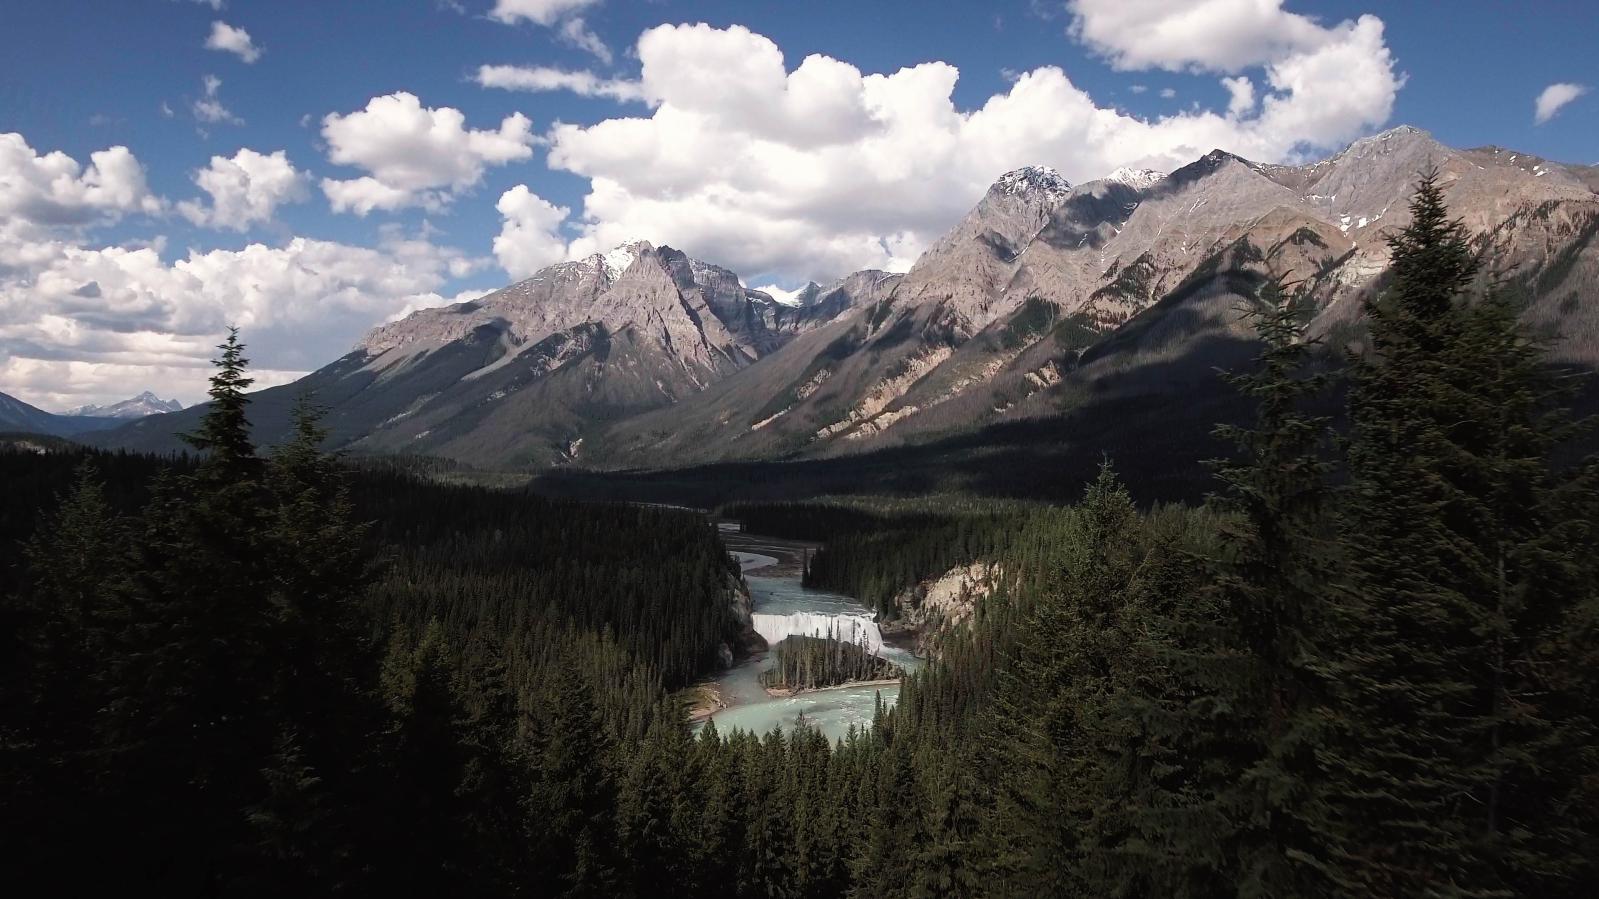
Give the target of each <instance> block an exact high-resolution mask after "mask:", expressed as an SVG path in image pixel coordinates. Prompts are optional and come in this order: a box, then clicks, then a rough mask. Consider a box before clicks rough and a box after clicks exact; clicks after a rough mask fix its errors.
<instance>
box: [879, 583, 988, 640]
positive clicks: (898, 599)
mask: <svg viewBox="0 0 1599 899" xmlns="http://www.w3.org/2000/svg"><path fill="white" fill-rule="evenodd" d="M1003 578H1004V571H1003V569H1002V568H1001V567H1000V566H999V565H998V564H997V563H993V562H973V563H972V564H970V565H962V566H959V567H956V568H951V569H950V570H949V571H947V572H945V573H944V574H942V575H940V576H939V577H937V578H934V579H932V580H930V581H926V582H924V583H921V584H917V585H916V586H914V587H908V588H906V589H904V590H902V591H900V593H899V594H898V595H897V596H895V597H894V607H895V608H896V609H898V610H899V617H898V618H896V619H895V620H894V621H893V622H891V623H889V624H886V625H884V626H883V633H884V634H885V635H892V634H912V635H914V636H915V639H916V646H915V652H916V654H917V655H918V656H921V657H923V658H929V657H931V656H933V655H935V654H936V653H937V651H938V641H939V639H940V638H941V637H943V635H944V634H946V633H948V632H949V630H950V629H952V628H956V627H960V626H961V625H963V624H965V623H966V622H967V621H969V620H970V619H971V617H972V613H973V612H975V611H976V610H977V606H978V604H979V603H981V602H982V601H984V600H985V599H987V598H988V597H990V596H992V595H994V592H995V590H997V589H998V588H999V584H1000V582H1001V581H1002V580H1003Z"/></svg>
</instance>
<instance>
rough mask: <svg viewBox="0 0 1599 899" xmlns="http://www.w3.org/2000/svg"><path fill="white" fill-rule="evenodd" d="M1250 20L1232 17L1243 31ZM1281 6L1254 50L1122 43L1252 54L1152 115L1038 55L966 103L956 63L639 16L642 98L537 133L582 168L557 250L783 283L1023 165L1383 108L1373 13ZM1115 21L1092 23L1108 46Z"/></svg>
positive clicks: (1268, 148) (1095, 160)
mask: <svg viewBox="0 0 1599 899" xmlns="http://www.w3.org/2000/svg"><path fill="white" fill-rule="evenodd" d="M1135 5H1136V4H1135ZM1254 5H1256V6H1262V5H1264V6H1266V7H1270V9H1273V10H1277V12H1278V13H1281V10H1280V8H1279V7H1280V4H1273V3H1269V2H1267V3H1264V4H1261V3H1256V4H1254ZM1157 6H1159V7H1161V8H1162V9H1166V8H1168V7H1171V6H1172V4H1157ZM1084 8H1086V5H1079V6H1078V7H1074V9H1075V10H1077V12H1078V14H1079V16H1081V14H1082V12H1083V9H1084ZM1106 8H1110V7H1108V6H1107V7H1106ZM1285 15H1286V14H1285ZM1252 21H1253V20H1245V21H1244V22H1243V23H1242V25H1239V27H1242V28H1244V30H1245V31H1246V32H1247V33H1249V34H1255V33H1256V32H1257V31H1258V26H1257V25H1255V24H1251V22H1252ZM1277 21H1279V23H1281V24H1285V25H1286V26H1287V27H1288V28H1289V29H1290V30H1291V31H1293V32H1295V33H1299V34H1302V35H1303V37H1301V38H1297V39H1292V40H1289V39H1283V40H1279V41H1278V42H1277V44H1276V46H1278V47H1279V48H1280V49H1278V50H1273V51H1272V52H1271V53H1270V54H1265V55H1263V54H1262V53H1261V52H1258V51H1250V52H1249V53H1244V52H1243V51H1242V50H1237V49H1236V48H1235V45H1236V47H1242V46H1243V45H1244V44H1245V43H1247V42H1244V41H1238V40H1234V39H1233V35H1232V33H1231V32H1224V37H1226V40H1222V41H1221V42H1220V44H1221V45H1220V46H1219V47H1218V48H1214V49H1212V50H1209V51H1205V50H1203V48H1198V47H1188V48H1187V49H1185V50H1183V51H1182V53H1180V54H1179V53H1176V52H1175V51H1172V52H1167V51H1164V50H1162V51H1160V52H1159V53H1157V51H1156V50H1155V49H1151V48H1141V49H1139V52H1138V54H1137V55H1136V56H1134V55H1129V56H1128V59H1129V60H1133V59H1137V60H1146V59H1154V58H1156V57H1157V56H1158V57H1160V58H1161V59H1162V60H1163V62H1162V64H1163V65H1165V66H1170V67H1190V66H1195V65H1203V66H1206V67H1210V66H1222V65H1224V64H1225V66H1227V67H1229V68H1228V69H1225V71H1229V72H1232V68H1231V67H1240V66H1242V67H1248V66H1251V65H1258V66H1259V67H1260V72H1259V74H1258V75H1255V76H1253V77H1250V78H1247V79H1243V80H1240V79H1239V78H1238V77H1234V80H1232V81H1230V82H1229V84H1228V87H1229V96H1230V97H1231V101H1230V102H1229V108H1228V109H1226V110H1207V109H1199V108H1193V109H1187V110H1184V111H1181V112H1178V113H1174V114H1171V115H1167V116H1162V117H1159V118H1154V119H1143V118H1137V117H1134V116H1130V115H1126V114H1123V113H1121V112H1118V111H1117V110H1115V109H1113V108H1107V107H1102V106H1100V105H1099V104H1098V103H1096V102H1095V100H1094V98H1092V97H1090V96H1089V95H1088V94H1087V93H1086V92H1085V91H1083V90H1082V89H1081V88H1079V87H1078V86H1077V85H1075V84H1074V83H1073V82H1072V81H1071V79H1070V78H1069V77H1068V76H1067V74H1066V73H1065V72H1064V71H1063V70H1061V69H1060V68H1057V67H1054V66H1046V67H1042V68H1038V69H1035V70H1033V71H1030V72H1024V73H1019V74H1018V75H1017V77H1016V78H1015V79H1014V81H1013V82H1012V83H1011V84H1009V86H1008V87H1007V89H1006V90H1005V91H1004V92H1002V93H999V94H995V95H993V96H991V97H989V98H988V99H987V100H986V101H985V102H983V103H982V104H981V105H980V106H978V107H977V108H975V109H964V108H960V107H957V105H956V104H955V102H954V100H953V92H954V89H955V85H956V82H957V80H958V79H959V76H960V73H959V71H958V70H957V69H956V68H955V67H954V66H952V65H949V64H947V63H943V62H928V63H923V64H921V65H917V66H912V67H908V68H903V69H900V70H898V71H894V72H886V73H863V72H862V71H860V70H859V69H857V68H856V67H855V66H853V65H850V64H849V63H846V62H843V61H840V60H837V59H833V58H831V57H828V56H824V55H819V54H813V55H811V56H808V57H806V58H805V59H803V60H801V61H800V62H799V64H798V65H797V66H794V67H792V68H790V67H789V65H788V63H787V62H786V60H785V59H784V55H783V53H782V51H781V49H779V48H778V46H777V45H776V44H775V43H773V42H772V41H771V40H770V39H768V38H766V37H764V36H762V35H759V34H756V33H754V32H751V31H750V30H749V29H747V28H744V27H742V26H732V27H729V28H715V27H712V26H709V25H704V24H700V25H680V26H661V27H658V28H653V29H650V30H649V31H647V32H645V33H644V34H643V35H642V36H641V37H640V39H639V41H638V45H637V54H638V58H639V60H640V63H641V75H640V80H639V90H640V92H641V94H642V96H643V97H644V99H645V101H646V102H647V103H648V104H649V105H650V106H651V107H652V109H651V111H650V114H649V115H647V116H643V115H640V116H628V117H618V118H611V119H606V120H603V121H600V122H598V123H596V124H593V125H588V126H580V125H567V124H563V125H557V126H556V127H555V128H554V129H552V131H551V132H550V136H549V138H550V156H549V162H550V165H551V167H553V168H556V169H562V170H566V171H570V172H574V173H576V174H579V175H583V176H586V177H588V178H589V179H590V188H589V192H588V194H587V196H586V197H585V198H584V202H583V208H582V210H581V212H580V214H579V216H578V229H579V232H578V236H577V239H576V240H575V241H574V242H573V243H572V244H571V245H570V246H569V247H568V254H569V255H570V256H581V255H584V254H586V253H589V252H594V251H596V250H603V249H606V248H608V247H611V246H614V245H616V244H618V243H621V242H623V241H625V240H628V239H631V238H634V237H637V236H641V235H642V236H648V237H649V238H650V239H652V240H655V241H657V242H664V243H668V244H671V245H672V246H676V247H680V248H682V249H684V250H686V251H688V252H690V253H692V254H694V255H696V256H699V257H700V258H704V259H709V260H713V261H715V262H718V263H720V264H724V265H728V266H730V267H731V268H733V269H734V270H736V271H740V272H744V273H746V274H750V275H762V274H766V275H771V276H773V277H774V278H778V279H781V280H794V281H802V280H805V279H808V278H815V279H817V280H826V279H827V278H829V277H833V276H836V275H839V274H842V273H844V272H847V271H850V270H853V269H859V268H865V267H890V268H903V267H905V266H907V265H909V262H910V261H911V260H913V259H914V258H915V256H916V254H917V253H918V252H920V250H921V249H922V248H924V247H925V246H926V245H927V244H928V243H929V242H931V240H933V239H934V238H935V237H936V236H937V235H938V234H940V233H942V232H943V231H944V230H946V229H948V228H949V227H950V225H951V224H952V223H954V222H955V221H957V220H958V219H959V218H960V216H961V215H963V214H964V213H965V212H966V211H967V210H968V209H969V208H970V207H971V205H972V204H973V203H975V202H976V201H977V199H978V198H979V197H981V196H982V193H983V191H984V190H986V188H987V187H988V185H989V184H990V183H992V181H993V180H994V178H996V177H997V176H998V175H999V174H1000V173H1002V172H1005V171H1008V170H1010V169H1012V168H1016V167H1018V166H1021V165H1028V164H1042V165H1051V166H1054V167H1055V168H1057V169H1059V170H1060V171H1061V172H1062V173H1064V174H1065V175H1066V176H1067V177H1068V178H1070V179H1071V180H1073V181H1083V180H1088V179H1091V178H1095V177H1099V176H1101V175H1103V174H1105V173H1106V172H1109V171H1111V170H1112V169H1115V168H1117V167H1118V166H1123V165H1127V166H1137V167H1149V168H1157V169H1163V170H1170V169H1172V168H1175V167H1177V166H1180V165H1183V164H1185V163H1187V162H1191V161H1193V160H1194V159H1195V158H1197V157H1199V156H1201V155H1203V154H1204V153H1206V152H1209V151H1210V150H1211V149H1213V148H1216V147H1222V148H1225V149H1228V150H1231V151H1233V152H1236V153H1239V154H1241V155H1244V156H1248V157H1251V158H1255V159H1259V160H1262V161H1285V160H1290V159H1294V158H1297V157H1299V156H1301V155H1303V154H1305V153H1308V152H1310V151H1312V150H1317V149H1326V148H1331V147H1334V146H1337V145H1339V144H1341V143H1343V142H1345V141H1348V140H1350V139H1352V138H1355V137H1358V136H1360V135H1361V134H1362V133H1365V132H1366V131H1367V130H1369V129H1371V128H1373V127H1375V126H1377V125H1380V124H1382V123H1384V122H1385V121H1386V120H1387V119H1388V116H1389V114H1390V112H1391V109H1392V104H1393V100H1394V97H1395V95H1396V93H1397V91H1398V90H1399V87H1400V85H1401V81H1402V79H1401V78H1400V76H1398V75H1396V74H1395V72H1394V69H1393V59H1392V56H1391V54H1390V52H1389V50H1388V48H1387V46H1386V44H1385V43H1384V40H1383V25H1382V22H1381V21H1380V20H1378V19H1376V18H1373V17H1370V16H1367V17H1362V18H1361V19H1359V20H1357V21H1352V22H1342V23H1339V24H1337V25H1333V26H1325V27H1324V26H1322V25H1319V24H1317V23H1314V22H1311V21H1309V20H1305V21H1304V22H1300V21H1299V19H1298V18H1294V19H1289V20H1277ZM1152 24H1153V25H1154V26H1155V27H1157V28H1159V27H1160V25H1161V21H1160V17H1159V16H1157V17H1156V21H1155V22H1153V23H1152ZM1306 29H1311V30H1306ZM1312 30H1313V32H1314V33H1312ZM1116 33H1117V32H1114V31H1113V30H1112V31H1105V30H1100V31H1096V32H1095V34H1097V35H1098V37H1096V38H1094V40H1096V41H1099V42H1100V43H1102V44H1103V45H1104V46H1105V47H1111V46H1112V45H1111V44H1110V43H1109V42H1110V40H1111V37H1112V36H1113V35H1114V34H1116ZM1083 39H1084V40H1088V39H1089V37H1088V35H1087V33H1086V32H1085V33H1084V37H1083ZM1229 48H1234V49H1229ZM1132 49H1138V48H1134V47H1131V46H1129V49H1128V51H1127V52H1128V53H1131V51H1132ZM1217 71H1224V69H1220V68H1218V69H1217ZM1232 74H1233V75H1234V76H1236V75H1237V74H1238V73H1236V72H1232ZM1246 84H1247V93H1246ZM1246 101H1247V102H1246Z"/></svg>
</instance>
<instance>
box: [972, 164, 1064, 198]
mask: <svg viewBox="0 0 1599 899" xmlns="http://www.w3.org/2000/svg"><path fill="white" fill-rule="evenodd" d="M1071 189H1072V185H1071V182H1070V181H1067V180H1066V179H1065V178H1063V177H1061V174H1060V172H1057V171H1055V170H1054V169H1052V168H1050V167H1049V166H1047V165H1026V166H1022V167H1021V168H1019V169H1016V170H1014V171H1010V172H1006V173H1005V174H1003V175H1000V176H999V180H998V181H995V182H994V186H993V187H991V188H989V193H998V194H1003V195H1005V196H1011V197H1014V196H1018V195H1023V194H1026V195H1034V194H1042V195H1043V196H1045V197H1047V198H1048V199H1050V200H1052V201H1055V202H1059V201H1061V200H1064V199H1066V195H1067V192H1068V191H1070V190H1071Z"/></svg>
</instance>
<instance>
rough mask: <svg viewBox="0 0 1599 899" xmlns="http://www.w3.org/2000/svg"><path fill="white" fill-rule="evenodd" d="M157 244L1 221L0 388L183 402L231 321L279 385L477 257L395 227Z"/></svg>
mask: <svg viewBox="0 0 1599 899" xmlns="http://www.w3.org/2000/svg"><path fill="white" fill-rule="evenodd" d="M163 249H164V247H163V245H162V242H161V241H157V242H155V243H154V244H151V245H145V246H105V247H95V246H89V245H84V244H83V243H82V242H80V241H76V240H63V239H38V238H30V237H28V236H24V235H19V234H18V233H16V232H15V231H14V230H13V229H0V360H4V361H0V391H4V392H6V393H10V394H12V395H14V396H18V397H19V398H21V399H24V400H26V401H28V402H33V403H35V404H38V405H42V406H45V407H46V408H55V409H60V408H67V407H71V406H77V405H82V404H84V403H90V402H95V403H103V402H106V401H115V400H117V399H121V398H125V397H126V396H127V395H128V394H130V393H133V392H137V390H140V389H151V390H154V391H156V393H158V394H160V395H162V396H172V395H177V396H180V397H183V398H185V399H188V400H190V401H194V400H197V399H198V398H199V396H200V394H201V393H202V392H203V390H204V386H205V378H206V376H207V375H208V374H209V368H210V366H209V364H208V362H207V360H208V359H209V358H210V357H211V355H212V346H213V344H215V343H216V341H217V339H218V337H219V336H221V334H222V333H223V329H224V328H225V327H226V326H228V325H230V324H235V325H239V326H240V327H241V328H242V329H243V331H244V335H245V339H246V340H247V341H248V342H249V343H250V347H251V352H250V356H251V359H252V361H253V363H254V370H253V372H252V374H255V375H257V376H259V377H262V378H263V381H262V382H261V386H267V385H268V384H271V383H282V382H284V381H288V380H292V379H293V378H295V377H298V376H299V375H301V374H303V373H304V372H305V371H308V370H310V369H313V368H316V367H319V366H321V365H324V364H326V363H327V362H328V361H329V360H331V359H335V358H337V357H339V356H340V355H343V354H344V353H345V352H347V351H348V350H349V349H350V347H351V346H352V345H353V343H354V341H355V340H356V339H357V338H358V337H359V336H360V335H361V334H362V333H364V332H365V331H366V329H368V328H370V327H371V326H372V325H373V324H375V323H377V322H380V321H383V320H384V319H386V318H388V317H389V316H391V315H392V314H395V313H397V312H399V311H401V310H405V309H415V308H420V307H423V306H436V305H440V304H443V303H445V302H448V298H447V297H445V296H443V295H441V294H440V293H439V292H438V291H439V289H440V288H441V287H442V286H443V285H444V284H445V282H446V281H447V279H448V278H450V277H452V276H459V275H461V274H462V273H469V272H470V271H474V270H476V269H478V268H480V267H481V265H482V262H481V261H480V260H472V259H470V258H469V257H466V256H465V255H464V254H462V253H461V252H460V251H458V250H453V249H450V248H447V247H440V246H436V245H434V244H432V243H431V242H429V241H427V240H426V239H421V238H415V237H412V238H404V237H402V236H399V235H389V236H386V238H385V240H384V241H383V243H382V245H381V246H379V247H377V248H368V247H357V246H350V245H347V244H342V243H336V242H331V241H322V240H313V239H310V238H305V237H295V238H293V239H291V240H289V241H287V242H285V243H284V244H282V245H281V246H269V245H267V244H262V243H250V244H248V245H246V246H244V247H243V248H242V249H238V250H229V249H214V250H206V251H202V250H198V249H190V250H189V251H187V253H186V255H184V256H182V257H181V258H177V259H175V260H173V261H170V262H169V261H166V260H165V259H164V258H163V252H162V251H163Z"/></svg>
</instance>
